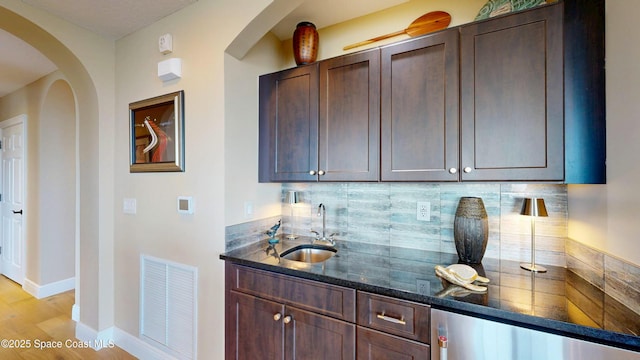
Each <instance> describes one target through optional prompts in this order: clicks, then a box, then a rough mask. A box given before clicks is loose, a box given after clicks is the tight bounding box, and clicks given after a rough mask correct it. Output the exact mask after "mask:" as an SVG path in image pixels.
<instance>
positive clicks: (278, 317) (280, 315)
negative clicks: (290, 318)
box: [273, 313, 282, 321]
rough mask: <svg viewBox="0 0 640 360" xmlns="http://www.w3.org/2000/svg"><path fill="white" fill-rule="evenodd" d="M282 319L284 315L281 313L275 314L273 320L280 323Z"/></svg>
mask: <svg viewBox="0 0 640 360" xmlns="http://www.w3.org/2000/svg"><path fill="white" fill-rule="evenodd" d="M281 318H282V314H280V313H275V314H273V320H274V321H278V320H280V319H281Z"/></svg>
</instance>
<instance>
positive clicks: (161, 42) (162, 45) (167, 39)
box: [158, 34, 173, 55]
mask: <svg viewBox="0 0 640 360" xmlns="http://www.w3.org/2000/svg"><path fill="white" fill-rule="evenodd" d="M158 50H159V51H160V53H161V54H162V55H167V54H171V53H172V52H173V37H172V36H171V34H164V35H162V36H160V38H159V39H158Z"/></svg>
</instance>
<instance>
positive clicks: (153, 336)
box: [140, 255, 198, 359]
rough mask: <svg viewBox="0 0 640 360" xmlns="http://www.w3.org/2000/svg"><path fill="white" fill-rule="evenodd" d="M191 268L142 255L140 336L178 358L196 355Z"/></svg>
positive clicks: (194, 275) (193, 272) (195, 279)
mask: <svg viewBox="0 0 640 360" xmlns="http://www.w3.org/2000/svg"><path fill="white" fill-rule="evenodd" d="M197 284H198V271H197V269H196V268H195V267H191V266H187V265H182V264H177V263H173V262H169V261H167V260H163V259H158V258H154V257H151V256H147V255H142V256H141V258H140V337H141V338H142V339H143V340H145V341H146V342H148V343H150V344H152V345H154V346H156V347H158V348H159V349H161V350H163V351H165V352H167V353H169V354H171V355H172V356H174V357H176V358H178V359H195V358H196V339H197V333H196V331H197V299H198V297H197Z"/></svg>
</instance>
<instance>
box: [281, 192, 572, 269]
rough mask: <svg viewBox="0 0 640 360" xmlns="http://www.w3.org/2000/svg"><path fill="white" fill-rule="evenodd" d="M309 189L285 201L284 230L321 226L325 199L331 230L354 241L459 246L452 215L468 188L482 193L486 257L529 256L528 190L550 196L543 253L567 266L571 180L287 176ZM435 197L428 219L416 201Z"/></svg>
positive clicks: (540, 231)
mask: <svg viewBox="0 0 640 360" xmlns="http://www.w3.org/2000/svg"><path fill="white" fill-rule="evenodd" d="M290 190H295V191H299V192H300V193H301V194H302V198H303V201H304V203H302V204H298V205H295V207H294V209H293V212H294V217H293V219H292V218H291V216H290V214H291V208H290V207H289V205H288V204H283V205H282V214H283V224H284V225H283V229H284V232H285V233H290V232H291V231H293V232H294V233H296V234H303V235H308V234H309V230H310V229H314V230H316V231H320V230H321V229H322V218H321V217H318V216H317V215H316V213H317V206H318V205H319V204H320V203H322V204H324V205H325V207H326V210H327V218H326V223H327V233H328V234H330V233H338V235H337V238H339V239H342V240H346V241H349V242H358V243H365V244H372V245H391V246H395V247H401V248H410V249H416V250H431V251H439V252H445V253H453V254H455V253H456V249H455V243H454V240H453V222H454V217H455V213H456V209H457V207H458V201H459V200H460V198H461V197H463V196H475V197H481V198H482V200H483V202H484V206H485V208H486V210H487V215H488V218H489V242H488V244H487V251H486V253H485V257H489V258H496V259H499V258H501V259H507V260H516V261H528V260H530V258H531V252H530V249H531V235H530V231H531V223H530V218H529V217H525V216H520V215H519V211H520V206H521V204H522V199H523V198H525V197H532V196H535V197H543V198H544V199H545V203H546V205H547V210H548V212H549V217H547V218H538V219H537V222H536V243H537V252H536V261H537V262H539V263H541V264H548V265H558V266H565V265H566V261H565V258H564V239H565V238H566V236H567V188H566V186H564V185H529V184H493V183H492V184H421V183H340V184H322V183H314V184H283V186H282V192H283V198H284V194H285V193H286V192H287V191H290ZM418 201H424V202H429V203H430V204H431V217H430V220H431V221H428V222H425V221H419V220H417V217H416V211H417V202H418Z"/></svg>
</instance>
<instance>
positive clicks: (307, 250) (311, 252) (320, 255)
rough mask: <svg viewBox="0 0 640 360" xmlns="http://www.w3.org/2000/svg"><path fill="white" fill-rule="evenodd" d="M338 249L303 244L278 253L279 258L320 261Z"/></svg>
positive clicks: (304, 261)
mask: <svg viewBox="0 0 640 360" xmlns="http://www.w3.org/2000/svg"><path fill="white" fill-rule="evenodd" d="M337 252H338V250H336V249H335V248H334V247H332V246H323V245H315V244H303V245H298V246H295V247H292V248H291V249H288V250H286V251H284V252H283V253H282V254H280V258H282V259H286V260H291V261H299V262H303V263H320V262H323V261H326V260H328V259H330V258H331V257H333V256H334V255H335V254H336V253H337Z"/></svg>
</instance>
